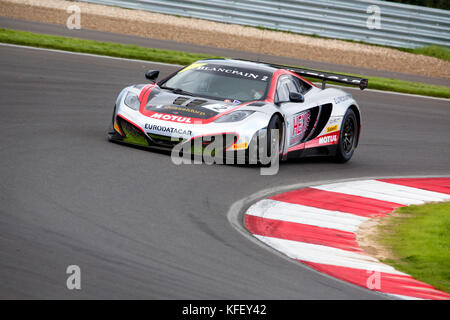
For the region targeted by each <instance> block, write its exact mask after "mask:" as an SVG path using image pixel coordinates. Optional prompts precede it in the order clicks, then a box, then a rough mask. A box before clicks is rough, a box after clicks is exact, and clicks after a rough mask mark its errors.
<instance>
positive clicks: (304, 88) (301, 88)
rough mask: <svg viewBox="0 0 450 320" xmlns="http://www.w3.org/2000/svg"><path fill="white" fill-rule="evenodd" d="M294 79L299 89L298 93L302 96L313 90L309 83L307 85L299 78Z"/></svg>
mask: <svg viewBox="0 0 450 320" xmlns="http://www.w3.org/2000/svg"><path fill="white" fill-rule="evenodd" d="M292 78H293V80H294V83H295V85H296V86H297V88H298V92H300V93H301V94H305V93H307V92H308V91H309V89H311V88H312V86H311V85H310V84H309V83H307V82H305V81H303V80H301V79H299V78H297V77H292Z"/></svg>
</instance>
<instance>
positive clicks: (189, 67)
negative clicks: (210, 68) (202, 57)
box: [178, 62, 207, 73]
mask: <svg viewBox="0 0 450 320" xmlns="http://www.w3.org/2000/svg"><path fill="white" fill-rule="evenodd" d="M205 64H207V63H206V62H205V63H193V64H191V65H190V66H187V67H186V68H184V69H183V70H181V71H179V72H178V73H181V72H184V71H188V70H191V69H196V68H198V67H200V66H204V65H205Z"/></svg>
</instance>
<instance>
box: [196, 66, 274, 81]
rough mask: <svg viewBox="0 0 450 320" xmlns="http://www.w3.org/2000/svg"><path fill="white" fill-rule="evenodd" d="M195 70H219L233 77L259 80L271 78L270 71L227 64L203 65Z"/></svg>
mask: <svg viewBox="0 0 450 320" xmlns="http://www.w3.org/2000/svg"><path fill="white" fill-rule="evenodd" d="M195 71H206V72H217V73H222V74H224V75H227V76H231V77H238V78H247V79H251V80H258V81H265V82H266V81H268V80H270V73H268V72H261V71H255V70H252V69H244V68H236V67H230V66H225V65H214V64H208V65H201V66H198V67H196V68H195Z"/></svg>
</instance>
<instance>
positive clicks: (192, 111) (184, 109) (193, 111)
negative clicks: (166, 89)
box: [164, 106, 206, 116]
mask: <svg viewBox="0 0 450 320" xmlns="http://www.w3.org/2000/svg"><path fill="white" fill-rule="evenodd" d="M164 110H174V111H180V112H189V113H192V114H197V115H199V116H205V115H206V113H205V112H203V111H200V110H196V109H192V108H187V107H177V106H165V107H164Z"/></svg>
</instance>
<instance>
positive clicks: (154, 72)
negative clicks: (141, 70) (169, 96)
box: [145, 70, 159, 82]
mask: <svg viewBox="0 0 450 320" xmlns="http://www.w3.org/2000/svg"><path fill="white" fill-rule="evenodd" d="M158 76H159V70H148V71H147V72H146V73H145V77H146V78H147V79H148V80H150V81H153V82H155V80H156V79H157V78H158Z"/></svg>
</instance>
